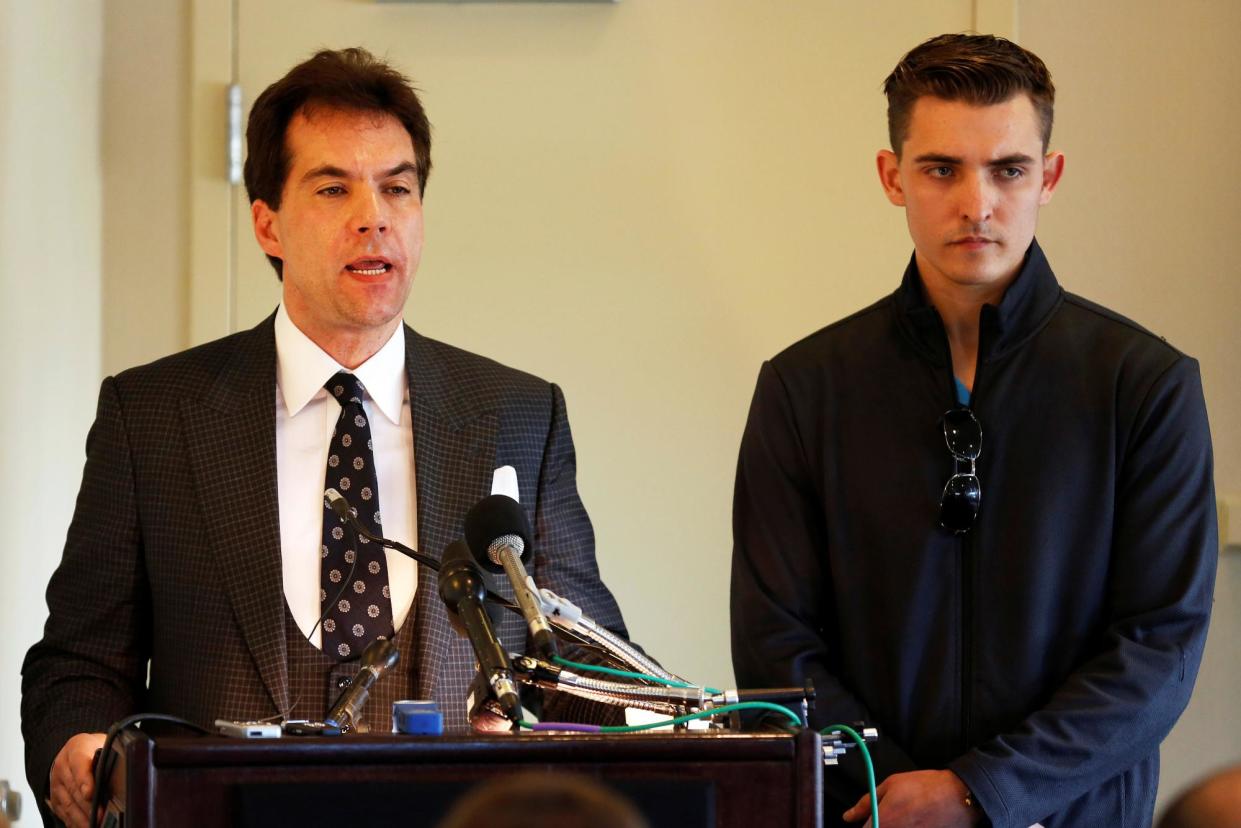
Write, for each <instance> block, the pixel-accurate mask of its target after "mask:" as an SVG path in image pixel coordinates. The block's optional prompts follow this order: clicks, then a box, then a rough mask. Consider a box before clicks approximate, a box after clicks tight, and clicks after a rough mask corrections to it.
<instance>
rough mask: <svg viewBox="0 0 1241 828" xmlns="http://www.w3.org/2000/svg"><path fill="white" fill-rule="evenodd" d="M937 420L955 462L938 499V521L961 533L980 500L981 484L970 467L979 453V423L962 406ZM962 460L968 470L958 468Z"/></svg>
mask: <svg viewBox="0 0 1241 828" xmlns="http://www.w3.org/2000/svg"><path fill="white" fill-rule="evenodd" d="M939 424H940V426H941V427H943V430H944V442H945V443H947V444H948V451H949V452H951V453H952V459H953V462H954V463H955V464H956V466H955V470H954V472H953V475H952V477H950V478H948V482H947V483H946V484H944V493H943V495H941V496H940V499H939V525H940V526H942V527H944V528H945V529H947V530H948V531H950V532H955V533H957V534H961V533H962V532H965V531H968V530H969V528H970V527H971V526H973V525H974V519H975V518H977V517H978V507H979V505H980V504H981V503H982V486H980V485H979V483H978V475H977V474H976V473H975V469H974V462H975V461H976V460H978V455H979V454H981V453H982V426H981V425H979V424H978V418H977V417H975V416H974V412H973V411H971V410H970V409H968V408H964V407H961V408H953V409H949V410H948V411H946V412H944V416H943V417H941V418H940V421H939ZM965 463H968V464H969V470H968V471H964V470H963V469H962V465H963V464H965Z"/></svg>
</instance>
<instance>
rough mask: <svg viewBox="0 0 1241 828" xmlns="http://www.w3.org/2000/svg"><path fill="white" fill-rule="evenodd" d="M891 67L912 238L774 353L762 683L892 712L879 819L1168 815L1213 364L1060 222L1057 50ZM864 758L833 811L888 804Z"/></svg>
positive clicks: (753, 615) (954, 56) (1194, 647)
mask: <svg viewBox="0 0 1241 828" xmlns="http://www.w3.org/2000/svg"><path fill="white" fill-rule="evenodd" d="M884 91H885V92H886V93H887V97H888V122H889V124H888V126H889V133H890V138H891V142H892V148H891V150H884V151H882V152H880V153H879V157H878V168H879V175H880V179H881V183H882V185H883V188H884V191H885V193H886V195H887V197H888V199H889V200H890V201H891V202H892V203H893V204H896V205H898V206H901V207H903V208H904V209H905V218H906V221H907V223H908V226H909V230H910V235H911V236H912V237H913V242H914V253H913V258H912V261H911V262H910V263H909V266H908V268H907V269H906V271H905V275H904V280H903V282H902V284H901V286H900V287H899V288H898V289H897V290H896V292H895V293H893V294H892V295H890V296H888V297H887V298H885V299H882V300H881V301H879V302H877V303H876V304H874V305H872V306H871V307H869V308H867V309H865V310H862V311H859V312H858V313H856V314H854V315H852V316H850V317H848V318H847V319H844V320H842V321H840V322H838V323H836V324H834V325H831V326H829V327H827V328H824V329H823V330H821V331H819V332H818V333H815V334H812V335H811V336H809V337H807V338H805V339H803V340H802V341H800V342H798V343H796V344H794V345H792V346H791V347H789V348H788V349H786V350H785V351H784V352H782V353H780V354H779V355H777V356H776V357H775V358H773V359H772V360H771V361H770V362H768V363H766V364H765V365H764V366H763V367H762V370H761V372H760V374H759V379H758V387H757V390H756V391H755V394H754V401H753V404H752V407H751V409H750V416H749V422H748V424H747V426H746V429H745V436H744V437H743V439H742V445H741V453H740V461H739V465H738V470H737V485H736V496H735V502H734V539H735V546H734V557H733V576H732V577H733V580H732V613H733V617H732V629H733V661H734V664H735V666H736V673H737V682H738V684H739V685H740V686H742V687H745V686H766V685H795V684H798V683H799V682H801V681H803V680H804V679H806V678H811V679H813V680H814V683H815V686H816V687H817V689H818V703H817V710H816V717H817V719H818V723H819V725H820V726H823V725H827V724H830V723H836V722H849V721H853V720H858V719H864V720H867V722H868V723H869V724H873V725H877V726H878V727H879V730H880V740H879V742H878V743H877V744H876V745H875V754H876V776H877V780H878V782H879V783H880V785H879V788H878V797H879V821H880V823H881V824H882V826H883V828H904V826H915V825H916V826H924V828H929V827H930V826H965V825H973V824H991V825H996V826H1006V827H1011V828H1026V826H1029V825H1031V824H1033V823H1042V824H1043V825H1045V826H1047V828H1052V826H1092V828H1093V826H1122V825H1124V826H1141V825H1149V823H1150V820H1151V816H1152V812H1153V809H1154V802H1155V792H1156V787H1157V781H1158V775H1159V743H1160V741H1161V740H1162V739H1163V738H1164V736H1165V735H1167V733H1168V731H1169V730H1170V729H1171V727H1172V725H1173V723H1174V722H1175V721H1176V718H1177V716H1179V715H1180V713H1181V711H1182V710H1183V709H1184V707H1185V705H1186V703H1187V702H1188V700H1189V695H1190V690H1191V688H1192V687H1193V683H1194V677H1195V674H1196V672H1197V669H1198V663H1199V660H1200V659H1201V657H1202V648H1203V643H1204V641H1205V638H1206V630H1207V619H1208V616H1209V614H1210V607H1211V592H1212V584H1213V581H1214V576H1215V558H1216V553H1217V548H1216V543H1217V541H1216V526H1215V498H1214V493H1213V490H1212V479H1211V445H1210V435H1209V433H1208V430H1207V419H1206V411H1205V406H1204V403H1203V396H1202V388H1201V383H1200V379H1199V374H1198V365H1197V363H1196V362H1195V361H1194V360H1193V359H1191V358H1189V357H1187V356H1185V355H1184V354H1181V353H1180V352H1178V351H1177V350H1176V349H1174V348H1173V347H1171V346H1170V345H1168V344H1167V343H1165V342H1164V341H1163V340H1161V339H1160V338H1159V337H1157V336H1154V335H1152V334H1150V333H1149V332H1147V331H1145V330H1143V329H1142V328H1140V327H1139V326H1137V325H1136V324H1134V323H1132V322H1130V321H1128V320H1126V319H1123V318H1121V317H1120V316H1118V315H1117V314H1115V313H1112V312H1110V311H1108V310H1106V309H1104V308H1101V307H1099V306H1097V305H1094V304H1092V303H1090V302H1087V301H1086V300H1084V299H1081V298H1079V297H1077V296H1074V295H1072V294H1068V293H1065V292H1064V291H1063V290H1062V289H1061V288H1060V285H1059V284H1058V282H1057V280H1056V277H1055V276H1054V275H1053V273H1052V270H1051V266H1050V264H1049V263H1048V260H1047V258H1046V257H1045V255H1044V253H1043V251H1042V250H1041V249H1040V248H1039V245H1038V243H1037V242H1036V241H1035V240H1034V229H1035V223H1036V220H1037V217H1038V212H1039V208H1040V207H1041V206H1042V205H1043V204H1046V203H1047V202H1048V201H1049V200H1050V199H1051V197H1052V194H1053V192H1054V191H1055V189H1056V185H1057V183H1058V182H1059V180H1060V176H1061V172H1062V170H1063V164H1064V158H1063V156H1062V155H1061V154H1060V153H1058V152H1052V151H1049V150H1048V142H1049V140H1050V137H1051V127H1052V103H1053V96H1054V90H1053V87H1052V83H1051V78H1050V75H1049V74H1048V72H1047V68H1046V67H1045V66H1044V65H1043V62H1042V61H1041V60H1039V58H1038V57H1036V56H1035V55H1033V54H1031V53H1030V52H1028V51H1026V50H1025V49H1022V48H1020V47H1018V46H1016V45H1014V44H1012V43H1010V42H1008V41H1006V40H1002V39H999V38H994V37H989V36H968V35H944V36H942V37H938V38H934V39H932V40H930V41H928V42H926V43H924V44H922V45H921V46H918V47H917V48H915V49H914V50H913V51H911V52H910V53H909V54H908V55H906V56H905V58H904V59H903V60H902V61H901V62H900V64H899V65H898V66H897V67H896V69H895V70H894V71H893V72H892V74H891V75H890V76H889V77H888V79H887V82H886V84H885V86H884ZM1170 275H1172V274H1170ZM1173 278H1175V277H1174V275H1173ZM842 768H843V766H842ZM846 770H847V769H846ZM855 770H856V768H855ZM862 779H864V777H862ZM842 781H843V779H842V777H841V776H840V775H839V774H828V775H827V777H826V778H825V782H826V783H828V784H829V786H832V785H833V784H834V783H841V782H842ZM851 781H852V783H853V784H852V785H851V786H850V785H845V784H836V785H835V789H834V791H833V793H834V798H833V800H832V801H829V808H828V813H827V814H826V817H827V820H828V824H833V823H835V822H836V821H837V820H839V819H841V818H842V816H843V818H844V819H845V820H847V821H850V822H856V823H859V824H861V823H862V822H864V821H865V820H867V819H868V818H869V815H870V809H869V805H868V802H867V798H866V797H864V796H862V794H863V792H864V791H865V788H864V786H863V785H862V784H858V783H859V781H860V780H859V779H858V778H857V777H856V776H855V777H854V778H853V779H852V780H851Z"/></svg>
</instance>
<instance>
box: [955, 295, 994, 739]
mask: <svg viewBox="0 0 1241 828" xmlns="http://www.w3.org/2000/svg"><path fill="white" fill-rule="evenodd" d="M987 345H988V343H987V341H986V331H985V328H984V327H983V324H982V312H981V310H980V312H979V318H978V354H977V356H976V357H975V363H974V387H973V388H971V389H970V405H969V407H970V409H971V410H974V411H975V412H977V405H978V389H979V386H980V385H981V380H982V367H983V358H984V356H985V355H986V353H987ZM953 384H954V387H955V384H956V380H955V375H954V379H953ZM983 445H986V435H985V434H984V435H983ZM980 456H981V453H980ZM979 485H981V480H980V481H979ZM982 508H983V506H982V504H981V503H980V504H979V510H980V512H981V509H982ZM975 557H976V555H975V544H974V527H972V526H971V527H970V529H969V530H968V531H966V532H965V533H964V534H963V535H962V537H961V745H960V751H959V752H960V753H965V752H966V751H967V750H969V747H970V744H971V743H972V734H973V731H974V715H973V710H974V559H975Z"/></svg>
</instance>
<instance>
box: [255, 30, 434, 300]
mask: <svg viewBox="0 0 1241 828" xmlns="http://www.w3.org/2000/svg"><path fill="white" fill-rule="evenodd" d="M318 107H323V108H327V109H345V110H357V111H361V112H374V113H384V114H388V115H391V116H392V117H394V118H396V119H397V120H398V121H400V122H401V125H402V126H403V127H405V131H406V132H408V133H409V137H410V140H411V141H412V142H413V145H414V163H415V164H416V165H417V167H418V192H419V194H420V195H421V194H422V193H424V192H425V191H426V187H427V176H428V175H430V173H431V124H430V122H429V121H428V120H427V114H426V112H425V111H424V110H423V108H422V102H421V101H420V100H418V95H417V93H416V92H415V91H414V88H413V86H412V85H411V84H410V81H409V79H408V78H406V77H405V76H404V75H402V74H401V73H400V72H398V71H397V70H396V69H394V68H392V67H391V66H390V65H388V64H387V63H385V62H384V61H382V60H379V59H378V58H376V57H375V56H374V55H372V54H371V53H370V52H368V51H366V50H365V49H362V48H353V49H339V50H331V49H324V50H322V51H320V52H316V53H315V54H314V55H313V56H312V57H311V58H310V59H309V60H306V61H304V62H302V63H299V64H298V65H297V66H294V67H293V68H292V69H290V70H289V72H288V74H286V75H285V76H284V77H283V78H281V79H280V80H278V81H276V82H275V83H273V84H272V85H271V86H269V87H267V88H266V89H265V90H263V94H261V95H259V96H258V99H257V100H255V102H254V106H253V107H252V108H251V109H250V122H249V124H248V125H247V127H246V151H247V154H246V168H245V178H246V194H247V195H248V196H249V197H250V203H251V204H253V203H254V202H256V201H258V200H260V199H261V200H263V201H264V202H266V203H267V206H269V207H271V209H273V210H278V209H280V195H281V193H282V192H283V190H284V182H285V179H286V178H288V175H289V167H290V166H291V163H292V159H291V158H290V157H289V148H288V143H287V141H286V140H285V139H286V134H287V132H288V128H289V122H290V121H292V120H293V116H294V115H296V114H297V113H298V112H305V113H307V114H309V113H311V112H313V111H314V110H315V109H316V108H318ZM267 258H268V260H269V261H270V262H271V263H272V267H274V268H276V275H277V276H280V275H282V270H283V263H282V262H281V261H280V260H279V259H277V258H275V257H273V256H268V257H267Z"/></svg>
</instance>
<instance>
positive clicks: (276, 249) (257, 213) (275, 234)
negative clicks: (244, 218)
mask: <svg viewBox="0 0 1241 828" xmlns="http://www.w3.org/2000/svg"><path fill="white" fill-rule="evenodd" d="M250 219H251V220H252V222H253V223H254V238H255V240H257V241H258V243H259V247H261V248H262V249H263V252H264V253H266V254H267V255H268V256H275V257H276V258H277V259H283V258H284V248H283V246H282V245H281V244H280V232H279V228H277V226H276V211H275V210H273V209H272V208H270V207H268V206H267V202H266V201H263V200H262V199H258V200H256V201H254V202H253V203H252V204H251V205H250Z"/></svg>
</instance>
